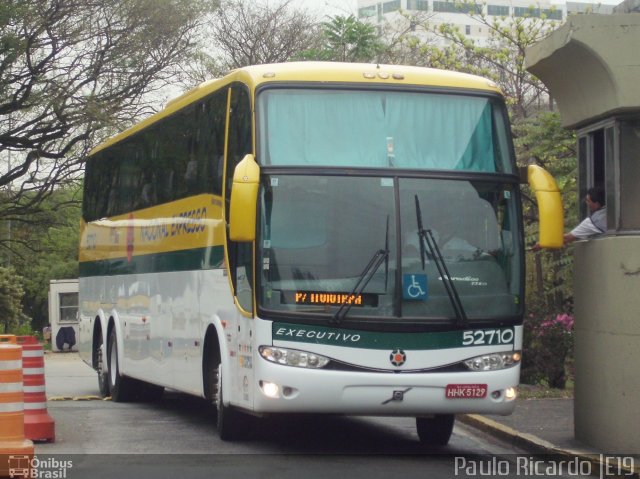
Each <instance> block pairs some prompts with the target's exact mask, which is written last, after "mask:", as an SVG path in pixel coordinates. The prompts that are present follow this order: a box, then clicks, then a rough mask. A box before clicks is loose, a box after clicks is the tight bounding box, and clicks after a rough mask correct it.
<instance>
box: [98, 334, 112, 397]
mask: <svg viewBox="0 0 640 479" xmlns="http://www.w3.org/2000/svg"><path fill="white" fill-rule="evenodd" d="M95 365H96V372H97V373H98V389H99V390H100V396H101V397H103V398H106V397H107V396H109V369H108V367H107V354H106V348H105V346H104V341H103V340H102V335H100V339H99V340H98V345H97V346H96V349H95Z"/></svg>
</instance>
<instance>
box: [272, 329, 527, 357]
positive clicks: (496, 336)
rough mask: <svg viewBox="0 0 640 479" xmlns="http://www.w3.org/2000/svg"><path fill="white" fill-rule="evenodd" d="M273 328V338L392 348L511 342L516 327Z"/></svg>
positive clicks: (358, 346)
mask: <svg viewBox="0 0 640 479" xmlns="http://www.w3.org/2000/svg"><path fill="white" fill-rule="evenodd" d="M272 332H273V340H274V341H293V342H298V343H312V344H328V345H333V346H347V347H352V348H362V349H389V350H392V349H404V350H430V349H431V350H433V349H450V348H459V347H463V346H495V345H501V344H504V345H512V344H513V341H514V336H515V334H514V331H513V328H494V329H477V330H475V329H474V330H467V331H444V332H433V333H389V332H386V333H385V332H373V331H355V330H349V329H340V328H330V327H324V326H309V325H301V324H288V323H273V329H272Z"/></svg>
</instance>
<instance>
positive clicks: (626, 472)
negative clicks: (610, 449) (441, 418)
mask: <svg viewBox="0 0 640 479" xmlns="http://www.w3.org/2000/svg"><path fill="white" fill-rule="evenodd" d="M456 418H457V419H458V420H459V421H460V422H461V423H463V424H466V425H468V426H471V427H474V428H476V429H479V430H480V431H483V432H485V433H487V434H490V435H492V436H494V437H497V438H498V439H502V440H505V441H508V442H509V443H511V444H513V445H514V446H517V447H519V448H521V449H525V450H526V451H529V452H531V453H533V454H548V455H556V456H563V457H566V458H569V459H575V458H578V459H579V460H580V461H586V462H590V463H591V464H592V465H594V466H596V467H597V468H598V471H600V477H603V476H605V474H603V472H604V471H605V469H606V468H608V467H610V468H612V469H613V470H615V471H616V472H620V473H621V474H622V475H623V476H624V477H629V478H636V479H640V464H637V465H636V464H635V463H634V465H633V467H627V466H625V465H622V464H620V463H619V462H614V461H613V459H617V457H614V456H606V455H604V454H598V453H587V452H584V451H577V450H573V449H563V448H560V447H558V446H556V445H555V444H552V443H550V442H548V441H545V440H544V439H541V438H539V437H538V436H535V435H533V434H527V433H523V432H520V431H517V430H515V429H513V428H511V427H509V426H505V425H504V424H500V423H499V422H497V421H493V420H491V419H488V418H486V417H484V416H481V415H479V414H460V415H458V416H456Z"/></svg>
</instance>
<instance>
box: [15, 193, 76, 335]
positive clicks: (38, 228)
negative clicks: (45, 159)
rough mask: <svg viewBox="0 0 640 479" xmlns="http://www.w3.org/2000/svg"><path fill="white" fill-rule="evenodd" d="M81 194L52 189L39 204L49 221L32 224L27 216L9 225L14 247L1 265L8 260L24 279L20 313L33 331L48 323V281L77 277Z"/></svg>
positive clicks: (22, 279)
mask: <svg viewBox="0 0 640 479" xmlns="http://www.w3.org/2000/svg"><path fill="white" fill-rule="evenodd" d="M81 191H82V190H81V187H80V185H76V186H73V187H68V188H64V189H57V190H55V191H54V192H53V194H52V196H51V197H50V198H48V199H47V200H45V201H44V203H43V204H42V208H43V211H44V214H45V215H46V216H47V217H48V219H49V220H48V221H47V222H46V223H45V224H40V223H31V222H30V221H29V218H28V217H25V218H24V221H22V222H14V223H13V224H12V237H13V242H14V248H13V250H12V251H11V256H9V253H7V252H6V253H5V255H4V262H5V263H8V262H9V260H10V261H11V265H12V266H13V268H15V269H16V270H18V271H21V272H22V274H23V276H24V277H22V278H20V285H21V288H22V293H23V296H22V297H21V298H22V304H23V305H22V311H23V312H24V313H25V315H26V317H29V318H31V320H32V321H31V327H32V328H33V329H34V330H36V331H39V330H41V329H42V327H43V326H45V325H46V324H48V291H49V281H50V280H52V279H72V278H77V277H78V261H77V257H78V243H79V227H80V202H79V196H80V194H81Z"/></svg>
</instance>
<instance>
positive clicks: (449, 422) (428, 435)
mask: <svg viewBox="0 0 640 479" xmlns="http://www.w3.org/2000/svg"><path fill="white" fill-rule="evenodd" d="M455 419H456V417H455V415H453V414H435V415H433V416H430V417H417V418H416V429H417V431H418V437H419V438H420V442H421V443H422V444H425V445H427V446H446V445H447V444H449V439H451V434H452V433H453V423H454V422H455Z"/></svg>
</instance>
